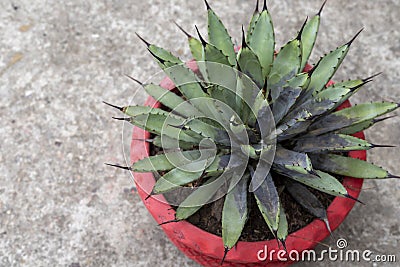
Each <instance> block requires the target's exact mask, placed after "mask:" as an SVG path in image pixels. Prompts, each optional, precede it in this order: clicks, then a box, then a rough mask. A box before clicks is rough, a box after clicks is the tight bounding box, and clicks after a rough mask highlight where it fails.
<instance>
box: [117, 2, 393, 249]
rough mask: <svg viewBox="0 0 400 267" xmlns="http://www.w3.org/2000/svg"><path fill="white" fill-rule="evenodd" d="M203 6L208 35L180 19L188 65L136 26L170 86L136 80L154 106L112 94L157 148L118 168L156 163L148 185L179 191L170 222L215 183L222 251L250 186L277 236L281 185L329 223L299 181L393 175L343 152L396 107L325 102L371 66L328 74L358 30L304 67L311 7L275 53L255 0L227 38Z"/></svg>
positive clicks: (360, 144)
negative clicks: (237, 41) (236, 33)
mask: <svg viewBox="0 0 400 267" xmlns="http://www.w3.org/2000/svg"><path fill="white" fill-rule="evenodd" d="M206 6H207V12H208V41H206V40H205V39H204V38H203V37H202V36H201V34H200V32H199V31H198V30H197V32H198V35H199V37H198V38H195V37H193V36H192V35H190V34H188V33H187V32H185V31H184V30H183V29H182V28H181V27H180V28H181V30H183V31H184V33H185V34H186V36H187V37H188V41H189V46H190V50H191V52H192V55H193V58H194V59H195V60H196V64H197V66H196V67H192V68H189V67H188V65H187V64H185V63H184V62H183V61H181V60H180V59H179V58H178V57H176V56H174V55H173V54H172V53H170V52H168V51H166V50H165V49H163V48H161V47H158V46H156V45H153V44H150V43H148V42H147V41H145V40H144V39H142V38H141V37H140V36H139V37H140V38H141V39H142V40H143V41H144V42H145V44H146V45H147V49H148V51H149V52H150V53H151V55H152V56H153V57H154V59H155V61H156V62H157V63H158V64H159V66H160V67H161V69H162V70H163V71H164V72H165V73H166V75H167V76H168V77H169V78H170V79H171V80H172V81H173V82H174V84H175V85H176V90H175V91H168V90H166V89H164V88H162V87H161V86H159V85H156V84H153V83H148V84H142V83H140V84H141V85H142V86H143V87H144V89H145V90H146V92H147V93H148V94H149V95H150V96H152V97H153V98H155V99H156V100H157V101H159V102H161V103H162V104H163V108H152V107H145V106H126V107H118V106H113V105H112V106H113V107H116V108H117V109H119V110H120V111H121V112H123V113H124V114H125V115H127V118H122V120H125V121H129V122H131V123H132V124H133V125H135V126H138V127H140V128H143V129H145V130H146V131H149V132H151V133H152V134H153V138H152V139H150V140H146V141H147V142H151V143H152V144H153V145H154V146H158V147H160V148H161V149H162V151H163V153H161V154H158V155H154V156H149V157H147V158H144V159H142V160H140V161H137V162H135V163H134V164H133V165H132V166H129V167H123V168H125V169H128V170H132V171H134V172H158V173H159V174H161V177H160V178H159V179H158V180H157V182H156V184H155V186H154V188H153V191H152V192H151V194H150V195H155V194H163V193H166V192H169V191H171V190H176V189H177V188H182V187H184V188H189V190H191V191H190V194H189V195H188V196H187V198H186V199H185V200H184V201H183V202H181V203H180V204H179V206H178V207H177V209H176V215H175V220H173V221H172V222H177V221H181V220H185V219H187V218H189V217H190V216H191V215H193V214H194V213H196V212H197V211H198V210H199V209H200V208H201V207H202V205H204V204H205V203H208V202H209V201H210V200H211V199H213V196H215V195H216V194H217V193H218V192H219V191H220V190H221V188H223V189H224V190H225V191H224V192H225V193H226V195H224V206H223V209H222V239H223V242H224V246H225V253H227V252H228V251H229V250H230V249H231V248H232V247H233V246H234V245H235V244H236V243H237V242H238V240H239V238H240V236H241V233H242V230H243V228H244V225H245V224H246V221H247V219H248V215H249V210H248V199H249V198H250V197H254V198H255V200H256V203H257V206H258V207H259V210H260V213H261V214H262V217H263V218H264V220H265V222H266V224H267V225H268V227H269V230H270V231H271V232H272V233H273V235H274V236H275V237H276V238H277V239H278V240H279V241H280V242H281V243H282V244H283V245H284V246H285V239H286V237H287V235H288V222H287V218H286V215H285V211H284V207H283V206H282V204H281V201H280V193H281V192H282V191H283V190H286V192H288V193H289V194H290V195H291V196H292V197H293V199H294V200H296V201H297V202H298V203H299V204H300V205H301V206H303V207H304V208H305V209H306V210H307V211H308V212H309V213H311V214H312V215H314V216H315V217H317V218H319V219H321V220H323V221H324V222H325V223H326V227H327V228H328V229H329V231H330V227H329V222H328V219H327V214H326V210H325V208H324V206H323V205H322V204H321V202H320V201H319V200H318V198H317V197H316V196H315V195H314V194H313V193H312V192H311V191H310V190H309V188H313V189H316V190H319V191H321V192H324V193H326V194H329V195H332V196H339V197H345V198H351V199H353V200H355V201H357V199H355V198H353V197H352V196H350V195H349V193H348V192H347V190H346V188H345V187H344V186H343V185H342V184H341V183H340V182H339V180H338V177H341V176H350V177H356V178H364V179H384V178H391V177H396V176H394V175H391V174H390V173H389V172H388V171H386V170H384V169H382V168H381V167H378V166H375V165H373V164H371V163H368V162H365V161H362V160H359V159H354V158H350V157H347V156H346V153H347V152H349V151H354V150H368V149H372V148H374V147H378V146H379V145H375V144H371V143H369V142H367V141H365V140H362V139H360V138H357V137H354V136H352V135H353V134H355V133H357V132H359V131H362V130H364V129H367V128H369V127H371V126H372V125H374V124H375V123H377V122H379V121H382V120H384V119H386V118H380V117H381V116H383V115H385V114H387V113H389V112H391V111H393V110H395V109H397V108H398V107H399V104H397V103H390V102H376V103H365V104H359V105H356V106H353V107H348V108H344V109H341V110H338V109H337V108H338V107H339V106H340V105H341V104H343V103H344V102H345V101H347V100H348V99H349V98H350V97H351V96H352V95H354V94H355V93H356V92H357V91H359V90H360V89H361V88H363V86H364V85H365V84H367V83H369V82H370V81H372V78H373V77H374V76H372V77H369V78H366V79H355V80H348V81H344V82H340V83H336V84H334V85H333V84H331V83H329V81H330V80H331V78H332V76H333V75H334V74H335V72H336V70H337V69H338V68H339V66H340V64H341V63H342V61H343V59H344V58H345V56H346V54H347V52H348V51H349V49H350V47H351V45H352V43H353V41H354V40H355V39H356V37H357V36H358V35H359V33H360V32H361V31H360V32H358V33H357V34H356V35H355V37H354V38H352V39H351V40H350V41H348V42H346V43H345V44H344V45H342V46H340V47H338V48H336V49H335V50H333V51H331V52H330V53H328V54H326V55H325V56H323V57H322V58H321V59H320V60H319V61H318V62H317V63H316V64H315V65H314V67H312V68H309V69H310V70H309V71H308V72H305V71H304V70H305V68H306V66H307V62H308V60H309V57H310V54H311V51H312V49H313V47H314V43H315V41H316V38H317V33H318V30H319V24H320V15H321V11H322V8H323V6H322V7H321V10H320V11H319V12H318V13H317V14H316V15H315V16H314V17H312V18H311V19H309V20H306V21H305V23H304V24H303V25H302V28H301V30H300V31H299V32H298V34H297V36H296V37H295V38H294V39H292V40H290V41H289V42H288V43H287V44H286V45H284V46H283V47H282V48H281V49H280V50H279V52H277V53H276V52H275V34H274V29H273V24H272V20H271V16H270V13H269V11H268V9H267V5H266V1H264V5H263V8H262V9H261V10H259V8H258V6H259V3H258V2H257V8H256V10H255V12H254V14H253V16H252V18H251V22H250V25H249V27H248V30H247V32H246V33H245V31H244V30H242V31H243V40H242V44H241V47H240V48H236V49H235V46H234V44H233V42H232V39H231V37H230V35H229V34H228V31H227V30H226V28H225V27H224V25H223V23H222V22H221V20H220V19H219V18H218V17H217V15H216V14H215V12H214V11H213V10H212V9H211V8H210V6H209V4H208V3H207V2H206ZM196 29H197V28H196ZM192 65H193V64H192ZM224 68H226V70H227V71H226V70H224V71H222V70H223V69H224ZM328 83H329V84H328ZM232 88H233V89H232ZM178 107H179V108H178ZM209 152H210V153H209ZM113 166H119V165H113ZM119 167H120V166H119ZM276 184H279V188H278V187H277V186H276ZM170 222H171V221H169V222H165V223H170Z"/></svg>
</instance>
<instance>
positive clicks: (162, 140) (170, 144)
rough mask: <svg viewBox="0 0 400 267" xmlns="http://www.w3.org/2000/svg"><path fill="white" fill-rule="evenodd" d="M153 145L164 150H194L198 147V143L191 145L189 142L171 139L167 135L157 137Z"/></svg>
mask: <svg viewBox="0 0 400 267" xmlns="http://www.w3.org/2000/svg"><path fill="white" fill-rule="evenodd" d="M152 143H153V145H155V146H157V147H161V148H163V149H164V150H168V149H177V148H180V149H193V148H194V147H195V146H197V145H198V144H197V143H189V142H184V141H180V140H177V139H176V138H171V137H168V136H166V135H163V137H161V136H159V135H157V136H156V137H154V138H153V140H152Z"/></svg>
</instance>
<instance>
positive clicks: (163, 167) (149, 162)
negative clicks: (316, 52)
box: [131, 150, 201, 172]
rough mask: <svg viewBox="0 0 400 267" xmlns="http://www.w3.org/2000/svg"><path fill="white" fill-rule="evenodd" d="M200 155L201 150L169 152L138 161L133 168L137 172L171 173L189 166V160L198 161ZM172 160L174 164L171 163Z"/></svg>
mask: <svg viewBox="0 0 400 267" xmlns="http://www.w3.org/2000/svg"><path fill="white" fill-rule="evenodd" d="M180 155H183V156H184V157H185V158H182V157H180ZM200 155H201V154H200V151H199V150H190V151H183V152H168V153H165V154H160V155H155V156H150V157H147V158H144V159H141V160H138V161H136V162H135V163H133V165H132V167H131V168H132V170H133V171H135V172H153V171H169V170H172V169H174V168H175V167H177V166H183V165H185V164H187V161H188V160H189V161H190V160H192V161H193V160H196V159H198V158H199V157H200ZM171 159H172V160H173V162H171Z"/></svg>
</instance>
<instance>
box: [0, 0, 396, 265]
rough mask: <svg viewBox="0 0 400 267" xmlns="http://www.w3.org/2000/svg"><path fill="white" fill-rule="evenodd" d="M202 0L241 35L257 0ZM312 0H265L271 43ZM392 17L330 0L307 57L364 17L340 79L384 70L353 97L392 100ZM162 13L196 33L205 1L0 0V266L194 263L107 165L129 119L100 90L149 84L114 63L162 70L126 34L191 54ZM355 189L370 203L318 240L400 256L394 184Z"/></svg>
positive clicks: (383, 4) (392, 9) (379, 154)
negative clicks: (118, 116) (119, 118)
mask: <svg viewBox="0 0 400 267" xmlns="http://www.w3.org/2000/svg"><path fill="white" fill-rule="evenodd" d="M209 2H210V4H211V5H212V6H213V7H214V9H215V11H216V12H217V13H218V14H219V15H220V16H221V18H222V20H223V21H224V22H225V23H226V25H227V26H228V28H229V29H230V32H231V34H232V35H233V36H234V38H235V40H236V41H239V40H240V27H241V25H242V24H247V23H248V19H249V18H250V14H251V13H252V11H253V8H254V1H239V0H224V1H215V0H210V1H209ZM320 4H321V0H313V1H300V0H292V1H289V0H280V1H278V0H270V1H269V6H270V10H271V12H272V14H273V19H274V21H275V25H276V31H277V39H278V45H282V44H283V43H284V41H285V40H288V39H289V38H290V37H292V36H293V35H294V34H295V33H296V31H297V30H298V29H299V27H300V26H301V23H302V22H303V20H304V19H305V16H306V15H313V14H314V13H315V11H316V10H317V9H319V7H320ZM399 17H400V1H398V0H382V1H364V0H354V1H344V0H330V1H328V4H327V6H326V9H325V11H324V13H323V20H322V25H321V34H320V38H319V39H318V44H317V47H316V51H315V53H314V55H313V59H314V60H315V59H317V58H318V57H319V56H321V55H322V54H323V52H327V51H329V50H330V49H333V48H335V47H336V46H337V45H339V44H341V43H343V42H344V41H347V40H349V38H350V37H351V36H352V35H353V34H354V33H355V32H356V31H358V30H359V29H360V28H361V27H364V28H365V31H364V33H363V34H362V35H361V37H360V38H359V39H358V40H357V41H356V42H355V43H354V47H353V48H352V49H351V51H350V53H349V56H348V58H347V59H346V61H345V62H344V66H343V67H342V68H341V69H340V70H339V72H338V74H337V75H336V80H340V79H343V78H347V77H365V76H368V75H371V74H374V73H376V72H379V71H383V72H384V74H383V75H381V76H380V77H379V78H376V79H375V82H374V83H373V84H371V85H369V86H368V88H367V89H366V90H363V91H361V92H360V93H359V94H358V96H357V97H356V98H355V99H354V101H355V102H360V101H367V100H368V101H369V100H393V101H396V100H397V101H399V99H400V90H399V85H400V78H399V77H400V60H399V57H400V46H399V40H400V33H399V31H398V29H399V28H400V22H399ZM171 19H174V20H177V21H178V22H179V23H180V24H182V25H184V26H185V27H186V28H187V29H189V30H191V29H192V25H194V24H197V25H198V26H199V27H200V29H202V30H203V32H205V28H204V26H205V12H204V5H203V3H202V1H201V0H193V1H183V0H173V1H160V0H151V1H138V0H132V1H122V0H113V1H111V0H103V1H78V0H68V1H54V0H47V1H40V0H35V1H27V0H2V1H0V114H1V121H0V124H1V128H0V140H1V142H0V151H1V152H0V266H70V267H72V266H74V267H76V266H198V265H197V264H195V263H193V262H192V261H190V260H189V259H187V258H185V256H184V255H183V254H181V253H180V252H179V251H178V250H177V249H176V248H175V247H174V246H172V245H171V244H170V242H169V241H168V240H167V239H166V237H165V236H164V234H163V232H162V231H161V230H160V229H159V228H158V227H157V226H156V224H155V222H154V221H153V219H152V218H151V217H150V215H149V214H148V213H147V211H146V209H145V208H144V205H143V204H142V203H141V201H140V198H139V197H138V196H137V195H135V194H131V193H130V192H129V189H130V188H131V187H132V186H133V183H132V179H131V177H130V176H129V174H128V173H126V172H123V171H120V170H115V169H112V168H107V167H105V166H104V165H103V162H124V155H127V149H129V147H128V143H129V134H130V128H129V127H125V128H124V129H123V128H122V126H121V124H119V123H116V122H114V121H113V120H112V119H111V116H113V115H115V113H114V111H113V110H110V109H109V108H107V107H105V106H104V105H103V104H102V103H101V101H102V100H107V101H110V102H112V103H116V104H126V103H129V102H130V101H131V100H132V102H134V103H142V102H143V100H144V99H145V97H146V95H145V93H144V92H143V90H141V89H140V88H139V87H138V86H137V85H136V84H134V83H132V82H131V81H129V80H128V79H126V78H125V77H124V74H130V75H132V76H134V77H137V78H138V79H141V80H146V78H147V77H149V76H151V75H152V74H153V73H155V72H157V71H158V68H157V65H156V64H155V63H153V62H152V60H151V57H150V56H149V55H148V54H147V53H146V51H145V48H144V46H143V45H142V44H141V43H140V42H139V41H138V39H137V38H136V37H135V36H134V32H135V31H137V32H139V33H141V34H142V35H143V36H144V37H146V38H147V39H148V40H149V41H151V42H154V43H157V44H162V45H163V46H164V47H166V48H168V49H171V50H172V51H174V52H175V53H176V54H177V55H179V56H181V57H182V58H183V59H189V58H190V55H189V53H188V49H187V48H186V43H185V39H184V38H183V36H182V34H181V33H180V32H179V31H178V30H177V29H176V27H175V26H174V25H173V24H172V23H171ZM192 32H193V31H192ZM397 114H398V113H397ZM399 127H400V119H399V118H398V117H397V118H395V119H393V120H392V121H391V122H384V123H381V124H380V125H379V126H377V127H375V128H374V129H373V130H370V131H369V132H368V134H367V135H368V138H369V139H370V140H372V142H374V143H378V144H395V145H399V144H400V143H399V142H400V141H399V140H400V131H399ZM121 133H124V137H123V138H121ZM124 149H125V150H124ZM369 159H370V161H372V162H375V163H377V164H381V165H384V166H385V167H387V168H388V169H389V170H390V171H391V172H392V173H395V174H400V167H399V164H398V161H399V159H400V158H399V156H398V148H387V149H379V150H373V151H371V152H370V154H369ZM365 189H366V190H365V191H364V192H363V193H362V195H361V198H360V199H361V200H362V201H364V202H366V203H367V205H366V206H361V205H356V207H355V209H354V210H353V211H352V212H351V214H350V216H349V217H348V219H347V220H346V221H345V223H344V224H343V225H342V226H341V227H340V228H339V229H338V231H337V232H335V234H334V237H333V238H332V239H329V240H326V241H325V242H324V243H325V244H326V245H327V246H332V247H336V245H335V244H336V239H337V238H339V237H344V238H346V239H347V241H348V243H349V248H351V249H359V250H365V249H370V250H372V251H373V252H374V253H378V254H379V253H381V254H394V255H396V256H397V261H398V262H399V261H400V252H399V246H400V244H399V241H400V227H399V220H400V208H399V203H400V193H399V189H400V181H396V180H385V181H367V182H366V183H365ZM323 248H324V245H320V246H319V250H321V249H323ZM398 264H399V263H397V265H398ZM372 265H373V264H372V263H366V262H360V263H357V264H354V263H338V262H329V261H325V262H323V263H302V264H298V265H297V266H372ZM374 266H381V265H380V264H377V263H375V264H374ZM393 266H396V264H393Z"/></svg>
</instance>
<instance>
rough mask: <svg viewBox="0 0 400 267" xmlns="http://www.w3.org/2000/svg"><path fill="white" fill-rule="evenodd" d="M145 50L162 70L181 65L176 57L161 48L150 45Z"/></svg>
mask: <svg viewBox="0 0 400 267" xmlns="http://www.w3.org/2000/svg"><path fill="white" fill-rule="evenodd" d="M147 49H148V50H149V52H150V54H151V55H152V56H153V57H154V59H155V60H156V62H157V63H158V65H160V67H161V68H162V69H165V68H169V67H172V66H175V65H179V64H182V63H183V62H182V61H181V60H180V59H179V58H178V57H176V56H174V55H173V54H172V53H171V52H169V51H168V50H165V49H164V48H162V47H159V46H156V45H152V44H150V45H149V46H148V47H147Z"/></svg>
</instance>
